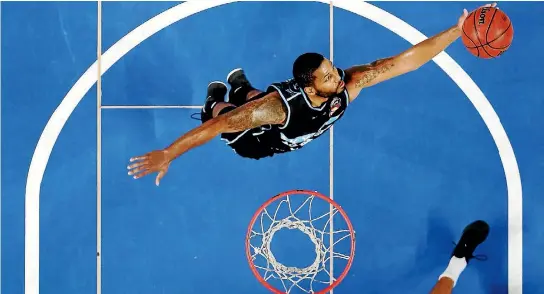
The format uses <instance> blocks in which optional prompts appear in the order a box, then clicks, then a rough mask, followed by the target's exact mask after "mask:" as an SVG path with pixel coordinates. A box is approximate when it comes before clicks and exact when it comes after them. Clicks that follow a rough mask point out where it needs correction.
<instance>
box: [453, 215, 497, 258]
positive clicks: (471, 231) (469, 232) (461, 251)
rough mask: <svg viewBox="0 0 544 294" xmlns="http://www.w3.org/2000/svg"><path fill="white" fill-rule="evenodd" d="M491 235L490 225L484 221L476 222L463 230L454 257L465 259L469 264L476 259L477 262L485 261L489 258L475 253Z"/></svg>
mask: <svg viewBox="0 0 544 294" xmlns="http://www.w3.org/2000/svg"><path fill="white" fill-rule="evenodd" d="M488 235H489V225H488V224H487V223H486V222H484V221H482V220H478V221H475V222H473V223H471V224H469V225H468V226H466V227H465V229H464V230H463V234H462V235H461V238H460V239H459V243H457V245H456V246H455V249H454V250H453V253H452V257H453V256H455V257H458V258H465V259H466V261H467V263H468V262H469V261H470V260H471V259H473V258H475V259H476V260H485V259H487V257H485V256H483V255H476V256H475V255H474V251H475V250H476V247H478V245H480V244H482V243H483V242H484V241H485V240H486V239H487V236H488Z"/></svg>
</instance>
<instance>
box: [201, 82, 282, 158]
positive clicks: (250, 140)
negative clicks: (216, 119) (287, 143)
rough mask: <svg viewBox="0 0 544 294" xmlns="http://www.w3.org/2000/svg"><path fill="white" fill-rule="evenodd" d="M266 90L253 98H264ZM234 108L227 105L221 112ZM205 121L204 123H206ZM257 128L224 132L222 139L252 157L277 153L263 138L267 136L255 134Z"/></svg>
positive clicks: (242, 153)
mask: <svg viewBox="0 0 544 294" xmlns="http://www.w3.org/2000/svg"><path fill="white" fill-rule="evenodd" d="M266 94H267V93H266V92H263V93H260V94H258V95H256V96H255V97H253V98H252V99H251V100H254V99H259V98H262V97H264V96H265V95H266ZM233 109H236V106H227V107H225V108H223V109H222V110H221V111H220V112H219V114H220V115H221V114H224V113H227V112H229V111H231V110H233ZM204 122H205V121H203V122H202V123H204ZM254 133H255V130H247V131H243V132H236V133H223V134H221V139H222V140H224V141H226V142H227V145H229V146H230V147H231V148H232V149H233V150H234V152H236V154H238V155H240V156H242V157H246V158H252V159H261V158H264V157H270V156H273V155H274V154H276V153H277V152H276V151H275V150H274V148H271V146H270V144H268V143H267V142H265V140H263V139H264V138H265V136H259V137H257V136H254V135H253V134H254Z"/></svg>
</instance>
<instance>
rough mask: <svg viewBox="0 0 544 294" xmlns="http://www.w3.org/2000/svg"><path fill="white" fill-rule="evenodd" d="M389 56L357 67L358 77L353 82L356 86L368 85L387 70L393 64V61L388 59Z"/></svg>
mask: <svg viewBox="0 0 544 294" xmlns="http://www.w3.org/2000/svg"><path fill="white" fill-rule="evenodd" d="M390 60H391V58H384V59H379V60H376V61H374V62H372V63H370V64H367V65H363V66H361V67H360V68H359V70H358V71H359V77H358V79H357V81H356V82H355V86H356V87H358V88H361V87H364V86H365V85H368V84H369V83H371V82H372V81H374V80H375V79H376V78H378V77H379V76H380V75H382V74H384V73H386V72H388V71H390V70H391V68H393V67H394V66H395V64H394V63H393V62H388V61H390Z"/></svg>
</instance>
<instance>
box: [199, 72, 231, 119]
mask: <svg viewBox="0 0 544 294" xmlns="http://www.w3.org/2000/svg"><path fill="white" fill-rule="evenodd" d="M226 94H227V85H225V84H224V83H223V82H218V81H215V82H211V83H210V84H209V85H208V92H207V97H206V101H205V102H204V106H203V107H202V110H201V111H200V119H201V120H202V122H206V121H208V120H210V119H211V118H212V117H213V114H212V111H213V107H214V106H215V104H217V102H225V95H226Z"/></svg>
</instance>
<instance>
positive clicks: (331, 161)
mask: <svg viewBox="0 0 544 294" xmlns="http://www.w3.org/2000/svg"><path fill="white" fill-rule="evenodd" d="M329 55H330V56H329V58H330V60H331V62H332V63H333V64H334V5H333V3H332V1H330V3H329ZM329 132H330V133H329V197H330V198H331V199H333V200H334V125H333V126H331V128H330V129H329ZM333 212H334V205H332V204H329V213H330V225H329V233H330V234H329V254H330V260H329V270H330V272H329V274H330V280H329V282H330V284H332V283H334V214H333ZM329 293H330V294H333V293H334V288H332V289H331V290H330V291H329Z"/></svg>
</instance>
